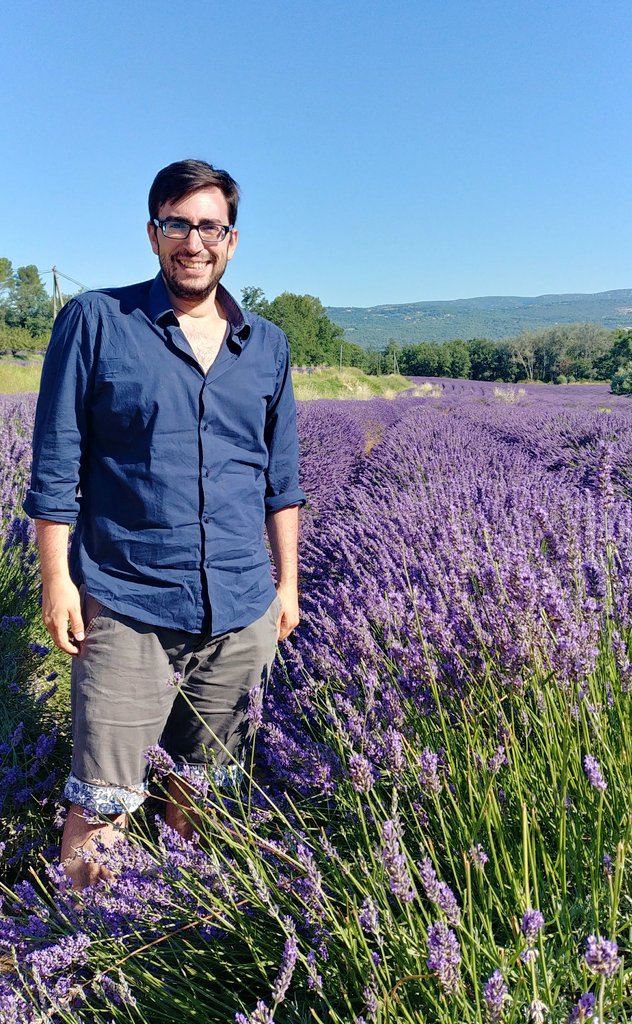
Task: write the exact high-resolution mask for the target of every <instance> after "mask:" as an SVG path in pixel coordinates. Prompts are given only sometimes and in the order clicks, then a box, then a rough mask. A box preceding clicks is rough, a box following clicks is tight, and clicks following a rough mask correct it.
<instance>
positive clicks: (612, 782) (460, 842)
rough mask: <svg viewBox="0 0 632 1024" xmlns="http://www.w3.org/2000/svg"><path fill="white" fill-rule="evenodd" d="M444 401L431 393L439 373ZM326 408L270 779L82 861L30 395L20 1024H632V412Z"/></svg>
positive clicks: (157, 821)
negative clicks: (71, 885)
mask: <svg viewBox="0 0 632 1024" xmlns="http://www.w3.org/2000/svg"><path fill="white" fill-rule="evenodd" d="M418 383H422V382H421V381H419V382H418ZM430 383H432V384H433V385H434V387H433V389H432V391H431V392H430V393H429V394H428V395H427V396H426V397H407V396H403V397H400V398H397V399H394V400H391V401H387V400H385V399H373V400H371V401H365V402H334V401H315V402H309V403H304V404H303V405H301V407H300V409H299V426H300V433H301V438H302V459H303V486H304V489H305V490H306V491H307V492H308V494H309V496H310V502H309V505H308V507H307V509H306V510H305V512H304V514H303V542H302V566H301V573H302V606H303V622H302V624H301V627H300V629H299V630H298V631H297V633H296V634H295V636H294V638H293V639H292V640H291V641H288V642H286V643H285V644H284V645H283V646H282V650H281V656H280V658H279V661H278V664H277V667H276V670H275V674H274V678H273V680H272V683H271V685H270V687H269V689H268V692H267V693H266V694H265V695H264V694H261V693H257V692H253V693H252V694H251V707H250V716H251V723H252V726H253V729H254V730H255V735H256V741H255V754H256V756H255V763H254V766H252V767H253V770H252V771H251V772H250V773H249V776H248V778H247V781H246V783H245V784H244V785H243V786H242V787H241V789H240V790H239V791H236V790H219V789H217V787H215V786H214V785H213V784H212V783H209V788H208V791H207V792H205V793H200V817H201V828H200V837H199V841H196V842H195V843H187V842H185V841H184V840H182V839H180V838H179V837H177V836H175V835H174V834H171V833H170V832H169V830H168V829H167V828H166V826H165V825H164V823H163V822H162V819H161V817H160V813H159V811H160V807H161V802H163V801H164V799H165V797H164V791H163V789H162V784H161V780H162V779H163V778H164V775H165V773H166V772H168V768H169V765H168V763H165V757H164V756H161V754H160V752H154V753H153V754H152V755H151V760H152V764H153V769H154V783H153V790H152V791H153V793H154V796H153V798H152V800H151V801H149V802H148V803H147V804H146V809H145V813H144V814H140V815H138V816H137V818H136V820H135V821H134V822H133V824H132V827H131V830H130V834H129V835H128V836H126V837H123V839H122V842H121V844H120V845H119V847H118V849H117V850H116V851H115V852H114V853H111V852H110V853H109V854H107V855H106V854H105V853H104V854H103V857H104V859H107V860H108V863H109V864H110V866H111V867H113V868H114V869H115V871H116V878H115V880H114V881H113V882H111V883H107V884H106V883H102V884H100V885H99V886H98V887H95V888H93V889H88V890H86V891H85V892H84V893H83V894H81V896H79V895H77V894H76V893H73V892H70V891H69V890H68V888H67V886H66V883H65V879H64V876H63V873H62V872H61V871H60V870H59V869H58V868H57V867H56V866H55V844H56V842H57V832H56V829H57V828H58V827H59V823H60V819H61V817H62V815H63V809H62V808H61V807H60V805H59V804H58V803H57V800H58V797H59V793H60V791H61V785H62V782H63V772H64V769H65V766H66V761H67V757H68V738H67V731H68V710H67V705H68V698H67V665H66V663H65V661H64V660H63V659H62V658H61V657H60V656H59V655H57V654H56V653H55V652H49V651H48V649H47V642H46V635H45V634H44V632H43V629H42V627H41V624H40V623H39V620H38V594H37V582H36V565H35V564H34V553H33V547H32V535H31V530H30V527H29V525H28V524H27V523H26V522H25V520H24V518H23V516H22V513H21V510H20V502H21V496H22V493H23V490H24V486H25V481H26V478H27V474H28V462H29V444H28V438H29V433H30V429H31V425H32V418H33V412H34V399H33V397H32V396H21V397H20V396H12V397H11V398H9V397H7V398H5V399H4V400H3V406H2V427H1V431H2V464H1V468H0V472H1V477H0V488H1V501H2V515H3V524H4V525H3V529H4V546H3V555H2V562H1V567H0V572H1V573H2V574H3V575H2V587H1V588H0V599H1V601H2V609H1V610H0V616H1V618H0V644H1V645H2V659H3V660H2V664H3V669H2V674H1V678H0V686H1V688H2V701H3V708H4V715H3V719H2V722H1V724H0V829H1V831H0V840H1V841H0V851H1V853H0V891H1V892H2V903H1V907H0V1024H18V1022H19V1024H22V1022H25V1024H34V1022H40V1021H42V1022H43V1021H50V1022H54V1024H57V1022H93V1021H103V1022H107V1024H109V1022H111V1021H114V1022H117V1024H118V1022H123V1021H128V1022H129V1021H135V1022H139V1024H162V1022H168V1021H180V1020H191V1021H200V1022H204V1024H213V1022H218V1024H219V1022H222V1024H226V1022H230V1021H236V1022H237V1024H266V1022H267V1024H269V1022H271V1021H276V1022H278V1024H284V1022H287V1024H290V1022H296V1024H301V1022H302V1024H307V1022H316V1024H319V1022H320V1024H325V1022H331V1024H369V1022H375V1024H395V1022H398V1024H399V1022H401V1024H404V1022H406V1024H413V1022H414V1024H419V1022H421V1024H424V1022H427V1024H435V1022H438V1024H447V1022H451V1024H462V1022H471V1024H478V1022H486V1021H488V1022H490V1024H493V1022H507V1024H512V1022H514V1024H517V1022H518V1021H520V1022H525V1021H527V1022H532V1024H544V1022H547V1024H548V1022H551V1024H558V1022H559V1024H562V1022H564V1024H566V1022H569V1024H572V1022H583V1021H591V1022H592V1024H597V1021H599V1024H624V1022H629V1021H630V1020H632V985H631V984H630V982H631V979H632V961H631V946H632V893H631V889H630V883H629V869H628V866H627V864H628V861H629V858H630V852H631V840H632V819H631V796H632V767H631V756H632V720H631V716H630V703H631V700H632V696H631V694H632V667H631V662H630V659H631V657H632V501H631V500H630V499H631V498H632V430H631V428H632V401H631V400H630V399H626V398H622V397H615V396H612V395H610V394H609V393H608V389H607V387H606V386H598V385H595V386H581V387H579V386H576V387H574V386H567V387H547V386H542V387H537V386H526V385H525V386H524V387H519V386H513V385H500V384H499V385H495V384H491V383H490V384H487V383H484V384H483V383H481V384H479V383H476V382H471V381H446V380H436V381H431V382H430Z"/></svg>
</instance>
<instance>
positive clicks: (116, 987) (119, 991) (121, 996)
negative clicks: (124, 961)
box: [95, 970, 136, 1009]
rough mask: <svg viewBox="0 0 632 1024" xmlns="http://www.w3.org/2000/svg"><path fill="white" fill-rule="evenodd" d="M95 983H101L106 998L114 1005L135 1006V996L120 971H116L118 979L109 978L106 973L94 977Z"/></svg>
mask: <svg viewBox="0 0 632 1024" xmlns="http://www.w3.org/2000/svg"><path fill="white" fill-rule="evenodd" d="M95 982H96V983H97V985H101V988H102V989H103V993H104V995H105V997H106V999H110V1000H111V1001H112V1002H113V1003H114V1005H115V1006H131V1007H132V1009H134V1007H135V1006H136V998H135V996H134V995H133V993H132V990H131V988H130V987H129V983H128V981H127V978H126V977H125V975H124V974H123V972H122V971H120V970H119V971H118V981H115V980H114V978H110V977H109V976H108V975H107V974H104V975H102V976H97V978H95Z"/></svg>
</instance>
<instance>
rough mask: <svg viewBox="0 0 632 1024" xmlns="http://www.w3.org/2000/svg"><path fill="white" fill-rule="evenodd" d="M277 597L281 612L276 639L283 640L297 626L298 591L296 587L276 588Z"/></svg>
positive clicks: (298, 615)
mask: <svg viewBox="0 0 632 1024" xmlns="http://www.w3.org/2000/svg"><path fill="white" fill-rule="evenodd" d="M277 597H278V598H279V601H280V602H281V611H280V612H279V618H278V621H277V634H278V636H277V639H278V640H285V638H286V636H289V635H290V633H291V632H292V630H293V629H296V627H297V626H298V624H299V621H300V618H301V616H300V612H299V607H298V589H297V588H296V586H293V585H292V586H281V585H279V586H278V587H277Z"/></svg>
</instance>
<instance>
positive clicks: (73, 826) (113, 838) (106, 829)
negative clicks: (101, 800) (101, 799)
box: [60, 804, 127, 889]
mask: <svg viewBox="0 0 632 1024" xmlns="http://www.w3.org/2000/svg"><path fill="white" fill-rule="evenodd" d="M90 814H91V812H90V811H86V810H84V808H83V807H79V806H78V805H77V804H71V805H70V807H69V809H68V815H67V817H66V823H65V825H64V834H63V836H62V841H61V853H60V861H61V866H62V867H63V869H64V871H65V872H66V874H67V875H68V878H69V879H70V881H71V883H72V887H73V889H85V888H86V887H87V886H89V885H96V884H97V882H100V881H102V880H108V879H111V878H112V877H113V874H112V871H111V870H110V869H109V868H108V867H106V865H105V864H104V863H102V858H103V854H104V852H106V853H107V850H109V849H111V848H112V847H113V846H115V845H117V844H118V843H120V842H122V841H123V839H124V837H123V830H124V829H125V828H126V827H127V815H126V814H117V815H113V816H112V817H111V818H108V819H107V820H105V821H100V820H97V819H96V818H94V817H90Z"/></svg>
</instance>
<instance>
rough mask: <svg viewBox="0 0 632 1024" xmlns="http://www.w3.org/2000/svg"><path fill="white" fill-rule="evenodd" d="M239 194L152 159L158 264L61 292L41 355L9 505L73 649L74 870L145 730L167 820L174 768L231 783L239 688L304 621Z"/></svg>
mask: <svg viewBox="0 0 632 1024" xmlns="http://www.w3.org/2000/svg"><path fill="white" fill-rule="evenodd" d="M238 199H239V193H238V188H237V185H236V183H235V181H234V180H233V179H232V178H231V177H230V175H229V174H227V173H226V172H225V171H221V170H218V169H215V168H213V167H212V166H211V165H210V164H207V163H204V162H202V161H197V160H184V161H179V162H177V163H173V164H170V165H169V166H168V167H165V168H164V169H163V170H161V171H160V172H159V173H158V175H157V176H156V179H155V181H154V183H153V185H152V187H151V190H150V193H149V222H148V224H147V232H148V235H149V241H150V244H151V247H152V249H153V251H154V253H155V254H156V255H157V256H158V259H159V262H160V273H159V274H158V276H157V277H156V278H155V279H154V280H153V281H147V282H144V283H142V284H137V285H132V286H130V287H127V288H117V289H111V290H107V291H100V292H88V293H85V294H83V295H80V296H78V297H76V298H75V299H72V300H71V301H70V302H69V303H67V305H66V306H65V307H64V308H63V309H62V311H61V312H60V314H59V316H58V317H57V320H56V322H55V326H54V330H53V334H52V337H51V341H50V345H49V348H48V351H47V354H46V359H45V362H44V369H43V374H42V384H41V391H40V397H39V401H38V407H37V415H36V423H35V432H34V440H33V474H32V481H31V489H30V490H29V492H28V495H27V497H26V501H25V504H24V507H25V510H26V512H27V513H28V515H30V516H31V517H32V518H33V519H34V520H35V526H36V530H37V537H38V544H39V549H40V560H41V573H42V588H43V592H42V615H43V619H44V623H45V624H46V626H47V628H48V630H49V632H50V634H51V636H52V638H53V640H54V642H55V643H56V644H57V646H58V647H59V648H61V650H62V651H66V652H68V653H69V654H71V655H72V656H73V665H72V721H73V758H72V768H71V773H70V776H69V778H68V781H67V784H66V789H65V796H66V797H67V799H68V800H69V801H70V808H69V812H68V816H67V819H66V825H65V829H64V835H63V839H62V849H61V858H62V863H63V864H64V865H65V868H66V871H67V873H68V874H69V876H70V877H71V879H72V881H73V884H75V885H76V886H77V887H80V886H83V885H86V884H90V883H93V882H95V881H96V880H97V879H98V878H100V877H106V876H107V871H106V869H105V868H104V867H103V866H101V865H99V864H98V863H97V862H94V861H90V856H89V855H90V854H91V853H93V852H94V851H95V849H96V848H97V847H98V845H99V843H100V844H103V845H104V846H106V847H107V846H110V845H112V844H113V843H114V842H115V841H116V840H117V839H118V836H119V835H120V827H121V826H124V825H125V823H126V820H127V818H126V815H127V814H128V812H130V811H133V810H135V809H136V808H137V807H138V806H139V805H140V804H141V803H142V801H143V799H144V796H145V777H146V768H147V761H146V758H145V754H146V752H147V750H148V749H149V748H151V747H153V746H155V745H156V744H160V745H161V746H162V747H164V749H166V751H167V752H168V754H169V755H170V757H171V758H172V759H173V762H174V763H175V767H174V769H173V771H172V773H171V776H170V791H171V795H172V797H173V802H172V803H171V804H170V805H169V806H168V808H167V822H168V823H169V824H170V825H172V827H174V828H177V829H178V831H180V832H181V833H182V834H184V835H188V834H190V833H191V829H192V826H191V815H190V814H188V813H187V807H188V806H189V804H188V795H189V794H190V792H191V788H190V786H189V785H188V783H187V781H186V780H188V781H189V782H191V780H192V778H193V779H195V778H197V777H200V775H201V774H202V773H203V772H204V771H205V770H207V769H209V766H210V770H212V771H213V772H215V773H216V776H217V778H218V779H228V780H232V781H235V779H236V778H237V775H238V772H239V764H240V760H241V759H243V756H244V749H245V744H246V742H247V731H248V730H247V706H248V693H249V691H250V690H251V689H252V688H253V687H255V686H257V685H258V684H260V683H262V682H264V683H265V681H266V679H267V676H268V673H269V670H270V665H271V662H272V660H273V657H274V650H275V646H276V641H277V638H279V639H283V638H284V637H286V636H287V635H288V633H289V632H290V631H291V630H292V629H293V628H294V627H295V626H296V625H297V623H298V621H299V609H298V589H297V537H298V510H299V506H300V505H302V504H303V502H304V499H305V496H304V494H303V492H302V491H301V490H300V489H299V486H298V478H297V455H298V445H297V436H296V416H295V406H294V398H293V394H292V382H291V376H290V368H289V353H288V343H287V338H286V337H285V335H284V334H283V333H282V332H281V331H280V330H279V329H278V328H277V327H275V326H274V325H273V324H270V323H268V322H267V321H266V320H263V319H262V318H261V317H258V316H255V315H254V314H251V313H249V312H244V311H242V310H241V309H240V308H239V306H238V305H237V304H236V302H235V301H234V299H233V298H232V297H231V296H230V295H229V293H228V292H227V291H226V289H225V288H224V287H223V286H222V285H221V284H220V280H221V278H222V275H223V273H224V271H225V269H226V266H227V264H228V262H229V260H231V259H232V258H233V256H234V254H235V250H236V248H237V230H236V228H235V221H236V218H237V204H238ZM264 520H265V526H266V528H267V534H268V538H269V541H270V547H271V550H272V556H273V560H274V563H275V569H276V591H275V587H274V585H273V582H272V578H271V574H270V562H269V558H268V555H267V552H266V549H265V543H264V539H263V527H264ZM73 524H74V525H75V529H74V532H73V536H72V543H71V548H70V558H68V536H69V527H70V526H71V525H73ZM174 682H175V683H176V684H177V685H174ZM105 816H107V817H106V819H105V821H104V817H105ZM86 853H87V854H88V857H85V854H86Z"/></svg>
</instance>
